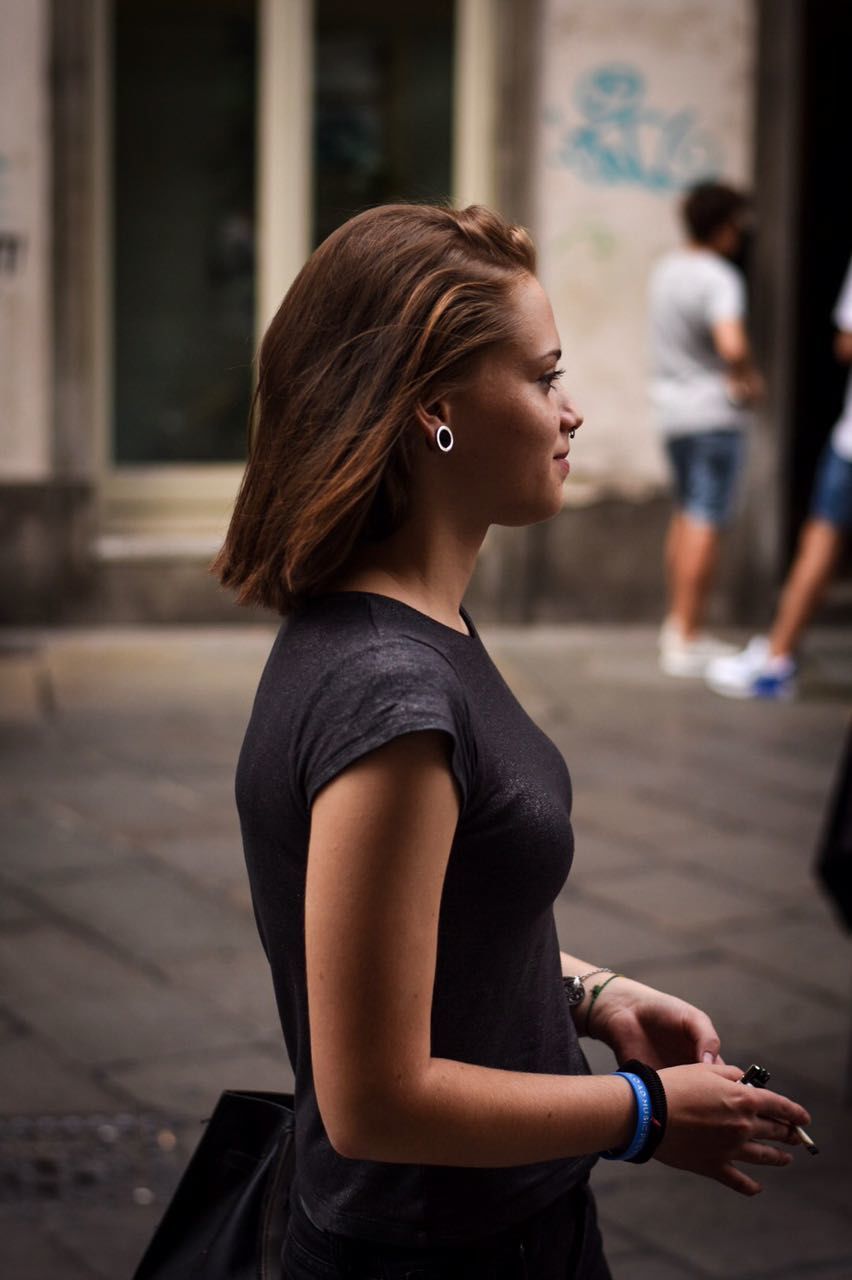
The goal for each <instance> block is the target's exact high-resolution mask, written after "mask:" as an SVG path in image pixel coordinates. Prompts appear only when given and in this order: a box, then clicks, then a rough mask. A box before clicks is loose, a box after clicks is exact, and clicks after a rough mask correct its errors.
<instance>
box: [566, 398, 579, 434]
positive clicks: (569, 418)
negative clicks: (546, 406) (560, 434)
mask: <svg viewBox="0 0 852 1280" xmlns="http://www.w3.org/2000/svg"><path fill="white" fill-rule="evenodd" d="M562 418H563V421H564V422H565V425H566V426H567V427H568V430H569V431H576V430H577V428H578V427H582V425H583V415H582V413H581V412H580V410H579V409H578V408H577V407H576V405H574V404H573V403H572V402H571V401H570V400H569V399H568V398H567V397H566V399H565V400H564V402H563V405H562Z"/></svg>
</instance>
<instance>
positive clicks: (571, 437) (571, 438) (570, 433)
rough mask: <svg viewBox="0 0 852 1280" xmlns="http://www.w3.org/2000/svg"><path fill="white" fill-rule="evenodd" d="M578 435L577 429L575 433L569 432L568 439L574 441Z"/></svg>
mask: <svg viewBox="0 0 852 1280" xmlns="http://www.w3.org/2000/svg"><path fill="white" fill-rule="evenodd" d="M576 434H577V428H576V427H575V428H574V430H573V431H569V432H568V439H569V440H573V439H574V437H575V435H576Z"/></svg>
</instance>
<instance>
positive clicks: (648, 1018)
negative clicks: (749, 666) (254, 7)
mask: <svg viewBox="0 0 852 1280" xmlns="http://www.w3.org/2000/svg"><path fill="white" fill-rule="evenodd" d="M534 271H535V256H534V250H533V247H532V244H531V242H530V240H529V238H528V236H527V235H526V233H525V232H524V231H523V230H521V229H520V228H519V227H515V226H510V225H508V224H506V223H505V222H503V221H502V220H501V219H500V218H499V217H497V215H495V214H493V213H490V212H488V211H487V210H485V209H482V208H478V207H472V208H469V209H465V210H462V211H459V212H456V211H453V210H451V209H445V208H431V207H425V206H416V205H415V206H403V205H394V206H386V207H381V208H377V209H372V210H370V211H369V212H366V213H362V214H360V215H359V216H358V217H356V218H353V219H352V220H351V221H350V222H348V223H346V224H345V226H343V227H341V228H340V229H339V230H338V231H336V232H335V233H334V234H333V235H332V236H330V237H329V239H328V240H326V241H325V243H324V244H322V245H321V246H320V248H319V249H317V251H316V252H315V253H314V254H313V256H312V257H311V258H310V260H309V261H308V263H307V264H306V266H305V267H304V268H303V270H302V272H301V273H300V275H299V276H298V278H297V280H296V281H295V283H294V284H293V286H292V288H291V289H290V291H289V293H288V294H287V296H286V297H285V299H284V301H283V303H282V304H281V308H280V310H279V312H278V314H277V316H276V317H275V319H274V320H273V322H272V324H271V326H270V328H269V331H268V333H267V334H266V337H265V339H264V342H263V345H262V348H261V353H260V368H259V383H258V394H257V413H256V424H255V428H256V429H255V435H254V440H253V444H252V449H251V457H250V460H249V464H248V468H247V470H246V475H245V480H244V483H243V486H242V490H241V492H240V496H239V498H238V501H237V505H236V509H235V513H234V517H233V521H232V524H231V528H230V532H229V534H228V539H227V542H226V544H225V546H224V548H223V550H222V552H221V554H220V557H219V559H218V561H217V565H216V567H217V570H218V572H219V574H220V576H221V578H222V581H223V582H225V583H226V584H228V585H230V586H233V587H235V588H236V589H237V591H238V593H239V598H240V599H241V600H242V601H244V602H256V603H262V604H265V605H269V606H272V607H273V608H275V609H277V610H278V611H279V612H281V613H283V614H286V615H289V620H288V623H287V624H286V626H284V627H283V628H282V630H281V632H280V634H279V636H278V639H277V640H276V642H275V645H274V647H273V650H272V653H271V655H270V658H269V661H268V664H267V666H266V670H265V672H264V675H263V677H262V679H261V683H260V687H259V690H258V694H257V699H256V702H255V706H254V710H253V713H252V717H251V722H250V724H249V727H248V731H247V734H246V739H245V744H244V747H243V751H242V755H241V758H240V764H239V770H238V779H237V793H238V803H239V810H240V818H241V823H242V830H243V838H244V843H245V850H246V858H247V863H248V868H249V875H250V878H251V886H252V893H253V898H254V903H255V909H256V914H257V919H258V924H259V928H260V933H261V937H262V940H263V944H264V947H265V949H266V953H267V955H268V957H269V960H270V964H271V967H272V974H273V980H274V983H275V990H276V995H277V1000H278V1005H279V1008H280V1012H281V1020H282V1024H283V1028H284V1036H285V1040H286V1043H287V1048H288V1050H289V1053H290V1057H291V1060H292V1062H293V1067H294V1071H295V1076H296V1117H297V1118H296V1187H295V1190H294V1195H293V1215H292V1221H291V1225H290V1232H289V1235H288V1239H287V1243H286V1246H285V1253H284V1260H285V1272H286V1275H287V1276H288V1277H291V1278H292V1280H302V1278H303V1277H309V1276H310V1277H317V1276H319V1277H324V1276H325V1277H336V1276H349V1277H399V1278H400V1280H401V1278H402V1277H415V1276H416V1277H419V1278H420V1280H437V1278H438V1277H440V1278H441V1280H447V1278H450V1277H459V1278H460V1280H461V1278H462V1277H463V1278H464V1280H476V1277H482V1278H485V1277H487V1278H488V1280H498V1278H499V1277H506V1278H507V1280H508V1278H510V1277H520V1276H530V1277H536V1280H550V1277H553V1278H555V1277H560V1278H564V1277H566V1276H572V1277H574V1276H576V1277H591V1278H594V1280H599V1278H602V1277H606V1276H608V1275H609V1271H608V1269H607V1266H606V1262H605V1261H604V1257H603V1253H602V1250H601V1243H600V1236H599V1233H598V1230H597V1226H596V1222H595V1213H594V1204H593V1201H592V1197H591V1195H590V1192H589V1190H588V1185H587V1184H588V1176H589V1171H590V1169H591V1167H592V1165H593V1164H594V1162H595V1159H596V1157H597V1155H598V1153H601V1152H606V1153H608V1154H610V1155H611V1156H614V1157H615V1158H618V1157H620V1156H624V1157H631V1158H633V1157H636V1158H638V1159H640V1160H641V1159H642V1158H645V1157H647V1156H649V1155H650V1154H651V1153H652V1152H653V1151H656V1155H657V1157H658V1158H659V1159H662V1160H664V1161H666V1162H667V1163H669V1164H672V1165H676V1166H678V1167H680V1168H684V1169H689V1170H692V1171H693V1172H696V1173H702V1174H705V1175H707V1176H709V1177H713V1178H717V1179H718V1180H720V1181H721V1182H723V1183H725V1184H727V1185H728V1186H730V1187H732V1188H733V1189H734V1190H736V1191H740V1192H743V1193H744V1194H747V1195H749V1194H753V1193H754V1192H756V1191H758V1190H759V1186H758V1184H757V1183H756V1182H755V1181H754V1180H753V1179H752V1178H751V1177H749V1176H748V1175H747V1174H746V1173H745V1172H744V1171H742V1170H741V1169H738V1168H737V1167H736V1165H735V1164H734V1163H732V1162H733V1161H743V1162H748V1163H753V1164H758V1165H782V1164H786V1163H787V1162H788V1161H789V1159H790V1158H791V1157H790V1156H789V1154H787V1153H785V1152H782V1151H781V1150H779V1149H778V1148H776V1147H773V1146H768V1145H766V1143H765V1141H764V1140H766V1139H770V1140H774V1141H778V1142H782V1143H789V1144H791V1145H793V1144H795V1142H796V1141H797V1139H796V1137H795V1135H794V1134H793V1133H792V1130H791V1128H790V1126H791V1125H794V1124H806V1123H807V1121H808V1117H807V1115H806V1113H805V1112H804V1111H803V1109H802V1108H801V1107H799V1106H797V1105H795V1104H794V1103H793V1102H791V1101H789V1100H788V1099H786V1098H784V1097H781V1096H779V1095H777V1094H772V1093H769V1092H758V1091H757V1090H754V1089H748V1088H745V1087H743V1086H742V1085H741V1084H739V1083H737V1080H738V1077H739V1075H740V1072H739V1070H738V1069H737V1068H735V1067H731V1066H726V1065H724V1064H723V1063H722V1062H721V1060H720V1059H719V1058H718V1056H717V1055H718V1050H719V1041H718V1038H717V1036H716V1033H715V1031H714V1029H713V1025H712V1023H711V1022H710V1020H709V1019H708V1018H707V1017H706V1016H705V1015H704V1014H703V1013H701V1012H699V1011H698V1010H697V1009H694V1008H692V1007H691V1006H690V1005H687V1004H685V1003H684V1002H683V1001H681V1000H678V999H675V998H673V997H671V996H667V995H663V994H662V993H660V992H658V991H654V990H652V989H651V988H649V987H646V986H643V985H642V984H641V983H638V982H634V981H631V980H630V979H629V978H626V977H622V976H613V975H612V974H611V973H609V972H608V971H603V972H602V971H601V970H599V968H598V964H597V962H593V961H586V960H581V959H577V958H576V957H574V956H571V955H567V954H561V955H560V951H559V945H558V942H557V937H556V931H555V926H554V917H553V910H552V908H553V902H554V899H555V898H556V896H557V894H558V893H559V891H560V890H561V888H562V886H563V884H564V881H565V878H566V876H567V874H568V872H569V870H570V867H571V861H572V856H573V837H572V833H571V824H570V812H571V783H570V779H569V776H568V772H567V770H566V767H565V764H564V762H563V760H562V758H561V756H560V755H559V753H558V751H557V750H556V748H555V747H554V746H553V744H552V743H551V742H550V741H549V740H548V739H547V738H546V737H545V735H544V734H543V733H542V732H541V731H540V730H539V729H538V728H536V726H535V725H534V724H533V723H532V722H531V721H530V720H529V718H528V717H527V716H526V714H525V713H524V711H523V710H522V709H521V707H520V706H519V704H518V703H517V702H516V700H515V699H514V698H513V696H512V694H511V693H510V692H509V690H508V688H507V687H506V685H505V683H504V682H503V680H502V679H501V677H500V675H499V674H498V672H497V671H496V669H495V667H494V666H493V664H492V663H491V661H490V659H489V657H488V655H487V653H486V651H485V649H484V648H483V645H482V642H481V640H480V639H479V636H478V635H477V632H476V629H475V627H474V624H473V622H472V620H471V618H470V617H469V616H468V614H467V613H466V612H465V610H464V608H463V607H462V604H461V601H462V597H463V596H464V593H465V588H466V587H467V584H468V580H469V578H470V575H471V573H472V571H473V567H474V563H475V561H476V556H477V552H478V550H479V548H480V546H481V544H482V541H483V538H484V537H485V534H486V532H487V530H488V527H489V525H491V524H503V525H526V524H531V523H533V522H535V521H539V520H546V519H547V518H548V517H549V516H553V515H555V514H556V512H557V511H558V510H559V508H560V504H561V500H562V486H563V483H564V481H565V478H566V476H567V474H568V471H569V465H568V454H569V450H570V441H571V438H572V437H573V436H574V433H575V432H576V430H577V429H578V427H579V426H580V425H581V422H582V418H581V417H580V415H579V413H578V412H577V410H576V409H575V408H574V407H573V405H572V404H571V402H570V400H569V398H568V397H567V396H566V395H565V394H564V393H563V392H562V389H561V388H560V386H559V385H558V379H559V377H560V370H559V368H558V361H559V358H560V351H559V337H558V334H557V332H556V329H555V326H554V321H553V316H552V313H551V309H550V306H549V303H548V300H547V297H546V295H545V293H544V291H543V290H542V288H541V285H540V284H539V283H538V281H537V280H536V278H535V274H534ZM568 975H570V976H573V977H574V978H580V979H585V981H581V982H577V981H574V982H570V983H568V984H567V987H566V984H565V983H564V982H563V977H564V976H568ZM592 975H594V977H593V976H592ZM571 1002H573V1003H571ZM581 1033H583V1034H591V1035H594V1036H596V1037H597V1038H599V1039H601V1040H603V1041H605V1042H606V1043H607V1044H608V1045H610V1046H611V1048H612V1049H613V1051H614V1053H615V1054H616V1057H617V1059H618V1060H619V1062H624V1060H625V1059H628V1058H630V1059H637V1060H641V1061H637V1062H635V1063H634V1064H632V1067H631V1070H630V1071H629V1072H625V1074H623V1075H619V1074H613V1075H607V1076H592V1075H590V1074H589V1073H588V1067H587V1066H586V1063H585V1059H584V1057H583V1054H582V1052H581V1050H580V1047H579V1043H578V1034H581ZM654 1068H658V1069H659V1076H658V1075H657V1073H656V1071H655V1070H654ZM666 1104H667V1105H666ZM666 1110H667V1112H668V1120H667V1123H666Z"/></svg>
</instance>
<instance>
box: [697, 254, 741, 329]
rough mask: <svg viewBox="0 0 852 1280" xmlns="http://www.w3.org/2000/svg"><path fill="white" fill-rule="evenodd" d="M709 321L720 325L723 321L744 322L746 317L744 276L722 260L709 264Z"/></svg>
mask: <svg viewBox="0 0 852 1280" xmlns="http://www.w3.org/2000/svg"><path fill="white" fill-rule="evenodd" d="M707 265H708V266H711V268H712V269H711V270H710V271H708V274H707V320H708V323H709V324H711V325H712V324H720V323H721V322H722V321H723V320H742V319H743V317H744V316H745V310H746V298H745V285H744V283H743V279H742V276H741V275H740V273H739V272H738V271H737V270H736V268H734V267H732V266H730V265H729V264H728V263H727V262H723V261H722V260H721V259H719V260H714V261H712V263H708V264H707Z"/></svg>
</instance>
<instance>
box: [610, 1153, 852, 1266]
mask: <svg viewBox="0 0 852 1280" xmlns="http://www.w3.org/2000/svg"><path fill="white" fill-rule="evenodd" d="M798 1159H799V1161H800V1162H802V1161H803V1160H806V1159H808V1157H806V1156H801V1155H800V1156H799V1157H798ZM815 1159H818V1157H816V1158H815ZM811 1163H813V1162H809V1165H808V1166H804V1165H803V1174H804V1175H806V1174H807V1173H809V1172H810V1164H811ZM636 1172H637V1176H636V1178H635V1179H633V1180H632V1183H631V1185H628V1184H627V1183H626V1181H625V1182H624V1183H623V1184H622V1186H621V1188H620V1189H619V1190H618V1191H617V1192H616V1191H614V1190H613V1189H612V1188H608V1189H607V1190H606V1191H601V1192H600V1193H599V1201H600V1205H601V1214H602V1217H603V1218H604V1219H605V1220H612V1221H614V1222H616V1223H620V1224H621V1225H622V1226H628V1224H629V1229H630V1230H631V1231H633V1232H634V1233H635V1234H636V1236H637V1237H638V1238H639V1239H641V1240H642V1242H643V1244H644V1245H645V1246H646V1248H647V1249H651V1248H652V1247H654V1245H655V1243H656V1241H660V1242H662V1243H663V1244H664V1247H665V1250H666V1253H667V1254H668V1255H669V1256H670V1257H675V1258H677V1259H678V1260H679V1261H680V1262H681V1263H682V1265H683V1266H684V1268H688V1267H689V1266H690V1265H693V1266H697V1267H699V1268H701V1269H702V1270H703V1271H704V1272H705V1273H706V1274H707V1275H710V1276H714V1277H724V1280H732V1278H735V1277H743V1278H744V1277H752V1276H754V1277H757V1276H766V1277H769V1276H777V1275H779V1274H781V1273H783V1271H784V1269H785V1268H787V1267H788V1266H789V1265H790V1262H791V1254H792V1252H793V1251H795V1260H796V1262H797V1265H798V1268H799V1270H798V1272H797V1273H794V1274H798V1275H800V1276H805V1275H808V1274H810V1272H809V1268H811V1267H812V1266H814V1265H817V1264H818V1265H820V1266H823V1267H825V1266H830V1265H836V1264H837V1262H838V1259H839V1258H842V1259H843V1260H844V1261H845V1262H846V1263H849V1262H852V1239H850V1235H849V1222H848V1215H846V1214H844V1213H842V1212H841V1211H840V1210H838V1209H837V1208H835V1207H826V1206H825V1205H824V1204H823V1203H821V1202H819V1200H818V1199H817V1202H816V1203H808V1208H807V1213H803V1212H802V1201H801V1195H802V1190H803V1188H802V1187H801V1186H798V1187H795V1188H785V1187H784V1185H783V1183H784V1180H785V1178H786V1177H787V1175H789V1173H791V1172H792V1170H787V1169H785V1170H777V1169H776V1170H772V1169H767V1170H764V1171H762V1172H761V1175H760V1181H762V1183H763V1185H764V1190H763V1192H762V1193H761V1194H760V1195H758V1196H755V1197H745V1196H740V1195H738V1194H737V1193H736V1192H733V1191H730V1190H729V1189H728V1188H726V1187H722V1186H721V1185H720V1184H718V1183H715V1182H712V1181H710V1180H708V1179H699V1178H697V1177H695V1176H694V1175H689V1174H682V1173H680V1172H679V1171H678V1170H674V1169H668V1168H666V1167H665V1166H663V1165H660V1164H659V1163H657V1162H653V1163H652V1164H651V1165H649V1166H647V1167H642V1168H641V1169H638V1170H637V1171H636ZM788 1181H789V1178H788ZM698 1242H701V1244H700V1245H699V1246H698V1247H696V1245H697V1243H698ZM747 1242H748V1243H747ZM698 1274H701V1271H699V1273H698ZM845 1274H852V1271H850V1272H848V1273H846V1272H843V1271H839V1272H838V1280H840V1277H841V1276H843V1275H845Z"/></svg>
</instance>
